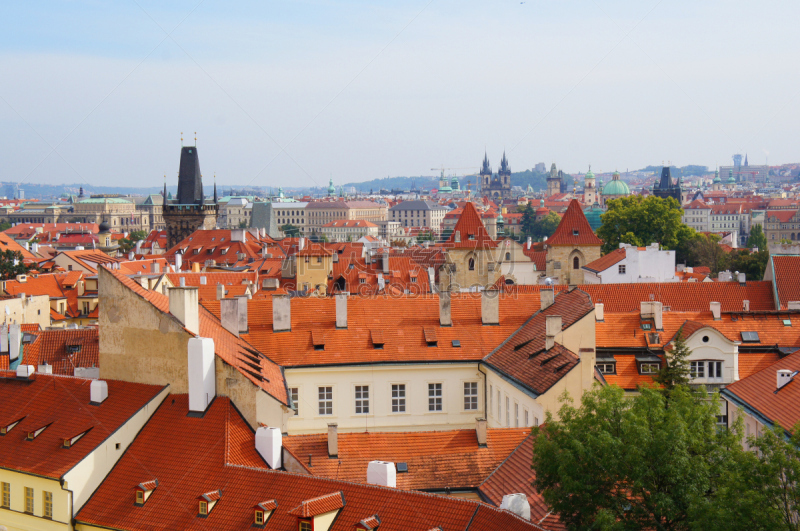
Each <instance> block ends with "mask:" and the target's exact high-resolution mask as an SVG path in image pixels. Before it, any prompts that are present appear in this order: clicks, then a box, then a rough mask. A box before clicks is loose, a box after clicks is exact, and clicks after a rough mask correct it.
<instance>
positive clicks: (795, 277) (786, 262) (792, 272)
mask: <svg viewBox="0 0 800 531" xmlns="http://www.w3.org/2000/svg"><path fill="white" fill-rule="evenodd" d="M771 258H772V266H773V268H774V271H775V290H776V291H777V292H778V301H779V302H780V305H781V308H786V307H787V306H788V304H789V301H800V256H773V257H771Z"/></svg>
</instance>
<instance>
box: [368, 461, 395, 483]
mask: <svg viewBox="0 0 800 531" xmlns="http://www.w3.org/2000/svg"><path fill="white" fill-rule="evenodd" d="M367 483H370V484H372V485H380V486H382V487H397V470H396V469H395V467H394V463H390V462H388V461H370V462H369V464H368V465H367Z"/></svg>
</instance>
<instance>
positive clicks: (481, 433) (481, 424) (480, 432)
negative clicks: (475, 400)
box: [475, 418, 486, 448]
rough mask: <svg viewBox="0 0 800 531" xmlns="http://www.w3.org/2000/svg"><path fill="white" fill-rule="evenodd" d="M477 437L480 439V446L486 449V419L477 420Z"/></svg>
mask: <svg viewBox="0 0 800 531" xmlns="http://www.w3.org/2000/svg"><path fill="white" fill-rule="evenodd" d="M475 435H476V436H477V438H478V446H480V447H481V448H486V419H484V418H477V419H475Z"/></svg>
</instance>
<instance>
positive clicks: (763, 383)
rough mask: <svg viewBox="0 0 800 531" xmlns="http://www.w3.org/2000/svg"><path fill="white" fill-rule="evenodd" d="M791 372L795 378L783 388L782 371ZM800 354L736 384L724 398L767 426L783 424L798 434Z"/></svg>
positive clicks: (799, 415) (724, 394)
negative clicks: (780, 382)
mask: <svg viewBox="0 0 800 531" xmlns="http://www.w3.org/2000/svg"><path fill="white" fill-rule="evenodd" d="M779 370H788V371H791V373H792V376H791V378H790V380H789V382H787V383H786V384H784V386H783V387H781V388H780V389H777V387H778V383H777V382H778V371H779ZM798 373H800V351H798V352H795V353H794V354H790V355H789V356H786V357H785V358H783V359H782V360H780V361H778V362H776V363H774V364H772V365H770V366H768V367H766V368H764V369H762V370H760V371H758V372H757V373H755V374H753V375H751V376H749V377H747V378H743V379H741V380H739V381H738V382H734V383H732V384H730V385H728V386H727V387H726V388H725V389H723V390H722V392H721V394H722V396H723V397H724V398H726V399H728V400H730V401H731V402H733V403H734V404H736V405H737V406H739V407H743V408H744V409H745V411H747V413H749V414H751V415H754V416H755V417H756V418H758V419H759V421H760V422H762V423H765V424H774V423H779V424H780V425H781V427H783V429H785V430H786V431H787V432H789V433H792V432H794V429H795V427H797V425H798V422H800V378H798Z"/></svg>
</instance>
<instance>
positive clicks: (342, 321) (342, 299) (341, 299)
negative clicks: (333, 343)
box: [336, 293, 347, 329]
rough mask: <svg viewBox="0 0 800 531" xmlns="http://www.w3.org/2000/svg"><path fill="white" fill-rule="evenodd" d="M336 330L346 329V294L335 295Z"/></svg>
mask: <svg viewBox="0 0 800 531" xmlns="http://www.w3.org/2000/svg"><path fill="white" fill-rule="evenodd" d="M336 328H337V329H347V293H337V294H336Z"/></svg>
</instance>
